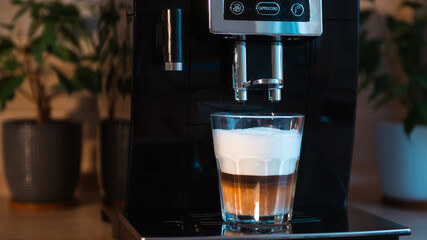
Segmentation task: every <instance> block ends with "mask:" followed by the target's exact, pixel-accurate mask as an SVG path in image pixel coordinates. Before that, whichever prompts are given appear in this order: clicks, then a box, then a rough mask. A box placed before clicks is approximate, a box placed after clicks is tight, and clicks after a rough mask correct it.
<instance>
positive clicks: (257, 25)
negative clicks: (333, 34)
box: [209, 0, 323, 36]
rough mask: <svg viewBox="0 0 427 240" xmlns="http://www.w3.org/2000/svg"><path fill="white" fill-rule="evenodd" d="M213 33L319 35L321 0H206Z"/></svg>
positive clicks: (320, 30) (320, 31)
mask: <svg viewBox="0 0 427 240" xmlns="http://www.w3.org/2000/svg"><path fill="white" fill-rule="evenodd" d="M209 30H210V31H211V33H213V34H226V35H267V36H320V35H321V34H322V31H323V29H322V0H266V1H262V0H209Z"/></svg>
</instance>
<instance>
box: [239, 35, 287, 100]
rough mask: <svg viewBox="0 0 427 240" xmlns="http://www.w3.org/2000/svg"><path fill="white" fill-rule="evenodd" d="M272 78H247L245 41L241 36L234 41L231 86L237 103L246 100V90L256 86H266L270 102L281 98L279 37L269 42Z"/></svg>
mask: <svg viewBox="0 0 427 240" xmlns="http://www.w3.org/2000/svg"><path fill="white" fill-rule="evenodd" d="M271 63H272V78H262V79H255V80H251V81H248V80H247V62H246V42H245V37H244V36H241V37H239V38H238V39H237V40H236V41H235V42H234V51H233V66H232V71H233V88H234V99H235V101H236V102H238V103H244V102H245V101H247V90H248V89H249V88H251V87H256V86H261V85H264V86H267V90H268V99H269V101H270V102H279V101H281V100H282V94H281V89H282V88H283V45H282V43H281V42H280V38H279V37H275V38H274V41H273V42H272V43H271Z"/></svg>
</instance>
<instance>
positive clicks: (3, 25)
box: [0, 22, 15, 30]
mask: <svg viewBox="0 0 427 240" xmlns="http://www.w3.org/2000/svg"><path fill="white" fill-rule="evenodd" d="M14 27H15V25H14V24H8V23H3V22H0V28H4V29H7V30H12V29H13V28H14Z"/></svg>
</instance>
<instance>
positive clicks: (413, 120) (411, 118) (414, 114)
mask: <svg viewBox="0 0 427 240" xmlns="http://www.w3.org/2000/svg"><path fill="white" fill-rule="evenodd" d="M419 110H420V108H419V106H418V105H416V106H414V107H412V108H411V109H410V110H409V112H408V114H407V115H406V118H405V120H404V122H403V125H404V128H405V133H406V135H407V136H408V137H409V136H410V135H411V133H412V130H414V127H415V126H416V125H417V123H418V119H419V117H420V111H419Z"/></svg>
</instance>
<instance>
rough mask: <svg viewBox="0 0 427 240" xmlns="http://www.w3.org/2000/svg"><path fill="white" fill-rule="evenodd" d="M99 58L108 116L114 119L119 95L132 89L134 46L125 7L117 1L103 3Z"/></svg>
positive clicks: (100, 18)
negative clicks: (132, 45)
mask: <svg viewBox="0 0 427 240" xmlns="http://www.w3.org/2000/svg"><path fill="white" fill-rule="evenodd" d="M98 28H99V39H100V40H101V41H100V43H99V45H98V50H97V52H98V55H99V56H98V57H99V61H100V78H101V80H100V81H101V82H102V86H103V92H104V93H105V96H106V98H107V105H108V106H107V107H108V119H109V120H113V119H114V115H115V106H116V104H117V101H118V100H119V99H120V97H122V98H125V96H126V95H127V94H129V93H130V91H131V79H132V64H131V55H132V49H131V46H130V44H129V43H130V42H129V41H131V35H130V31H131V30H132V29H131V28H130V22H129V19H127V18H126V7H125V6H124V5H123V4H117V1H115V0H106V1H104V2H103V3H102V4H101V10H100V16H99V24H98Z"/></svg>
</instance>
